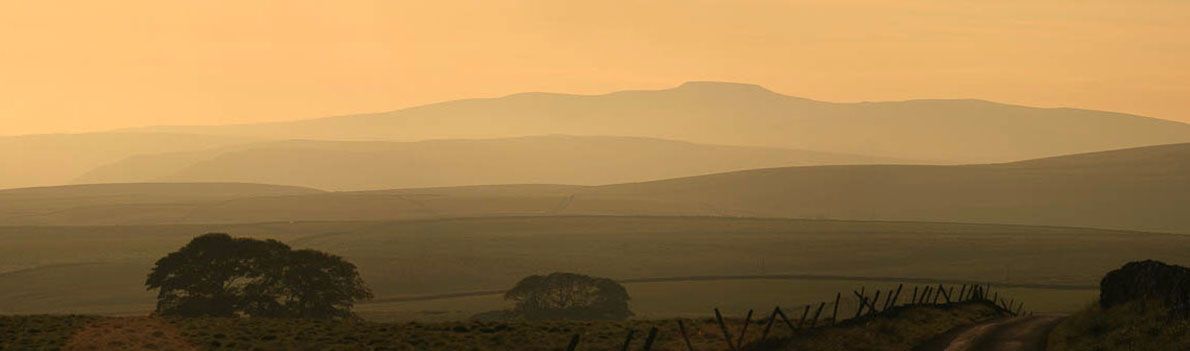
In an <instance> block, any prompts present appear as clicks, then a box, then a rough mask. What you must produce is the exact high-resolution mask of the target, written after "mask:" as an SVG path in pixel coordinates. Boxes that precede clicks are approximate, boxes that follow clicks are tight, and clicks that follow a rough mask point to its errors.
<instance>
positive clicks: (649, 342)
mask: <svg viewBox="0 0 1190 351" xmlns="http://www.w3.org/2000/svg"><path fill="white" fill-rule="evenodd" d="M656 339H657V327H653V329H649V337H648V338H646V339H645V351H649V350H652V349H653V341H654V340H656Z"/></svg>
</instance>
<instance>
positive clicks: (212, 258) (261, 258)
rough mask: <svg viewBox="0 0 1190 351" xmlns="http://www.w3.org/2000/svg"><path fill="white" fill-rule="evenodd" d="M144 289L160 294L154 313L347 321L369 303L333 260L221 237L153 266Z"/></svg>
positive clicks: (358, 283)
mask: <svg viewBox="0 0 1190 351" xmlns="http://www.w3.org/2000/svg"><path fill="white" fill-rule="evenodd" d="M145 286H146V287H147V288H148V289H149V290H153V289H158V290H159V291H158V293H157V313H158V314H161V315H176V316H218V317H231V316H256V317H308V318H332V317H345V316H349V315H350V314H351V307H352V306H353V305H354V303H355V302H356V301H360V300H364V299H368V298H371V297H372V294H371V292H370V291H368V289H367V287H365V285H364V282H363V280H361V279H360V278H359V273H357V272H356V268H355V265H352V264H351V263H348V262H346V261H344V260H343V259H342V258H340V257H338V256H334V255H329V254H326V253H322V252H318V251H313V250H297V251H294V250H292V249H290V248H289V246H287V245H285V244H283V243H281V242H279V241H276V240H255V239H249V238H232V237H231V236H230V235H227V234H222V233H213V234H206V235H202V236H199V237H196V238H194V239H193V240H191V241H190V243H189V244H186V246H183V247H182V248H181V249H179V250H178V251H176V252H173V253H170V254H169V255H166V256H165V257H163V258H161V259H160V260H158V261H157V264H156V265H155V266H154V267H153V270H152V272H150V273H149V276H148V279H146V281H145Z"/></svg>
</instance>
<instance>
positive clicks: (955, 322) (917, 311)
mask: <svg viewBox="0 0 1190 351" xmlns="http://www.w3.org/2000/svg"><path fill="white" fill-rule="evenodd" d="M1001 316H1003V314H1002V313H1001V312H1000V310H998V309H996V308H995V307H993V306H992V305H991V304H988V303H984V302H969V303H961V304H952V305H938V306H904V307H899V308H894V309H891V310H889V311H888V312H885V313H882V314H880V315H876V316H873V317H870V318H860V319H856V320H852V321H847V322H844V323H840V324H839V325H838V326H836V327H830V328H822V329H814V330H811V331H810V332H807V333H803V334H798V335H795V336H792V337H789V338H786V339H783V340H772V341H770V342H766V343H758V344H755V345H753V346H752V347H750V348H748V349H749V350H870V351H884V350H889V351H893V350H897V351H901V350H904V351H909V350H913V348H914V347H917V346H918V345H921V344H922V343H924V342H926V341H928V340H929V339H931V338H933V337H935V336H938V335H940V334H942V333H945V332H947V331H949V330H951V329H954V328H956V327H960V326H965V325H971V324H975V323H978V322H981V321H986V320H989V319H992V318H997V317H1001Z"/></svg>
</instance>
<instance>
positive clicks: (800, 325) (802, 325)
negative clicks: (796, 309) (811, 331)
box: [797, 305, 810, 329]
mask: <svg viewBox="0 0 1190 351" xmlns="http://www.w3.org/2000/svg"><path fill="white" fill-rule="evenodd" d="M809 315H810V305H806V309H805V310H804V311H802V319H801V320H798V321H797V328H798V329H802V328H805V327H806V317H807V316H809Z"/></svg>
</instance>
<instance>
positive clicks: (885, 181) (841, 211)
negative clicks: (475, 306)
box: [0, 144, 1190, 233]
mask: <svg viewBox="0 0 1190 351" xmlns="http://www.w3.org/2000/svg"><path fill="white" fill-rule="evenodd" d="M1188 185H1190V144H1176V145H1164V146H1153V147H1144V148H1135V149H1127V150H1117V151H1111V152H1100V153H1091V154H1080V155H1072V156H1065V157H1057V158H1049V159H1040V160H1032V161H1025V162H1016V163H1004V164H989V165H972V166H896V165H869V166H863V165H860V166H811V167H787V168H772V169H760V170H750V171H741V172H732V173H722V174H713V175H706V176H697V177H687V178H678V179H670V180H662V181H652V182H643V183H628V184H618V185H608V186H595V187H590V186H565V185H506V186H476V187H453V188H422V189H399V190H386V191H369V192H332V193H311V194H286V195H277V196H243V197H236V198H231V199H227V200H225V201H219V202H197V201H195V202H189V203H174V204H171V205H170V206H158V207H155V208H153V210H152V211H148V210H146V209H143V208H142V209H139V210H138V211H126V210H119V209H115V208H113V209H111V210H110V211H100V212H99V213H102V215H95V214H94V213H96V212H95V211H97V210H99V209H101V208H103V206H101V205H98V204H93V205H90V206H75V205H71V204H69V203H59V204H57V206H58V207H57V208H53V209H50V208H45V209H44V211H42V212H40V213H36V214H26V215H24V216H20V217H13V216H8V217H0V224H7V225H13V224H110V223H136V222H138V221H142V222H146V223H251V222H270V221H317V220H394V219H417V218H449V217H471V216H510V215H516V216H523V215H533V216H542V215H683V216H686V215H700V216H705V215H710V216H757V217H785V218H834V219H860V220H895V221H940V222H985V223H1005V224H1029V225H1056V226H1079V227H1099V228H1114V229H1129V230H1148V231H1165V232H1181V233H1190V215H1188V212H1187V210H1186V206H1185V204H1186V203H1188V201H1190V186H1188ZM113 206H114V205H113Z"/></svg>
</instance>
